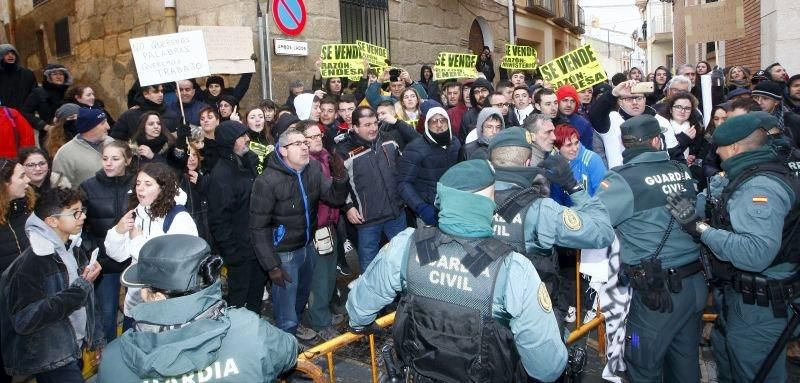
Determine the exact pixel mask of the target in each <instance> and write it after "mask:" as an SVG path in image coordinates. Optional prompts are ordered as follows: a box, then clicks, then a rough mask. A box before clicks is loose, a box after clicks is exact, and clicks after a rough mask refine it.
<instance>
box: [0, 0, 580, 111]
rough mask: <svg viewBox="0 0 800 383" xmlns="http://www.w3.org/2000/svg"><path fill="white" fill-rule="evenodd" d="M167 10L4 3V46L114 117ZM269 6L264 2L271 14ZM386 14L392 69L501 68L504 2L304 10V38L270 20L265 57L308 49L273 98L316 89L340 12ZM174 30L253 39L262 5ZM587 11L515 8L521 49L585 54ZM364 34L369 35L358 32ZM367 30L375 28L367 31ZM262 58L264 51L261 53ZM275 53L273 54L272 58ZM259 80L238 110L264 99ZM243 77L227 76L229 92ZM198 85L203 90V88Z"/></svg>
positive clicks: (182, 8) (137, 3) (236, 1)
mask: <svg viewBox="0 0 800 383" xmlns="http://www.w3.org/2000/svg"><path fill="white" fill-rule="evenodd" d="M164 3H165V2H164V0H0V16H1V17H2V21H3V23H4V27H5V28H4V31H3V32H5V37H3V36H2V35H0V40H3V42H11V43H14V44H15V45H16V47H17V49H18V50H19V52H20V55H21V56H22V57H21V58H22V60H21V62H22V63H23V65H25V66H27V67H29V68H30V69H32V70H34V72H36V73H37V76H38V77H39V79H40V80H41V68H43V66H44V65H45V64H46V63H53V62H58V63H61V64H64V65H65V66H67V67H68V68H69V69H70V71H71V72H72V73H73V75H74V76H75V78H76V79H77V82H80V83H86V84H88V85H90V86H92V88H93V89H94V90H95V93H96V94H97V97H98V98H100V99H103V100H104V101H105V102H106V104H107V106H108V109H109V111H110V112H111V113H112V114H114V115H119V113H121V112H122V111H124V110H125V99H126V98H125V97H126V93H127V90H128V89H129V88H130V87H131V85H132V84H133V83H134V81H135V73H136V69H135V65H134V63H133V59H132V54H131V51H130V44H129V43H128V40H129V39H130V38H134V37H142V36H151V35H158V34H162V33H167V26H168V25H169V23H168V20H167V19H166V17H165V8H164ZM267 3H271V1H262V6H263V7H266V5H267ZM345 3H346V4H347V5H348V6H351V7H352V6H358V5H359V4H366V5H369V6H377V7H379V8H381V7H382V8H384V9H383V11H381V12H383V13H381V15H382V16H383V17H385V18H386V19H388V20H387V25H388V33H387V35H388V39H386V41H388V48H389V53H390V59H391V61H392V64H393V65H395V66H399V67H403V68H406V69H407V70H408V71H409V73H410V74H411V75H412V78H415V79H416V78H417V76H418V75H419V69H420V67H421V66H422V65H423V64H430V63H432V62H433V61H434V60H435V58H436V55H437V54H438V53H439V52H444V51H450V52H466V51H468V50H470V49H474V47H479V46H483V45H487V46H489V47H491V49H492V50H493V52H494V56H495V65H498V64H499V62H500V57H502V52H503V49H504V44H505V43H506V42H507V41H508V39H509V23H508V16H509V15H508V13H509V12H508V10H507V2H506V1H502V0H461V1H459V0H305V8H306V10H307V13H308V21H307V23H306V27H305V29H304V30H303V32H302V33H301V34H300V35H299V36H291V37H290V36H284V35H282V33H281V32H280V30H279V29H278V28H277V26H276V25H275V23H274V21H273V19H272V16H271V15H265V18H267V19H269V20H268V25H269V30H270V41H269V42H268V43H267V48H268V49H274V48H273V45H272V40H273V39H274V38H285V39H290V40H297V41H305V42H307V43H308V48H309V49H308V52H309V54H308V56H299V57H297V56H276V55H274V54H273V55H272V62H271V64H272V65H271V67H272V68H271V69H272V80H273V81H272V90H273V92H272V95H271V98H272V99H274V100H276V101H278V102H281V103H282V101H283V100H285V99H286V97H287V96H288V83H289V82H291V81H292V80H295V79H300V80H302V81H303V82H304V84H305V85H306V87H307V88H308V87H310V85H311V78H312V75H313V71H314V61H315V60H316V57H317V56H318V54H319V51H320V47H321V45H322V44H328V43H338V42H340V41H341V40H342V34H343V30H345V28H344V25H345V23H348V22H350V21H348V20H344V19H343V17H342V15H341V13H340V10H341V9H344V8H343V7H344V4H345ZM175 8H176V14H177V17H176V22H177V25H222V26H245V27H250V28H252V30H253V41H254V43H255V44H257V42H258V38H257V36H256V31H257V18H256V2H255V1H241V0H226V1H219V0H176V1H175ZM581 16H582V10H581V9H580V7H578V6H577V1H575V0H566V1H553V0H545V1H541V0H515V6H514V15H513V20H514V26H515V31H516V40H517V42H518V43H520V44H527V45H532V46H535V47H536V48H537V49H538V50H539V56H540V57H541V60H542V61H547V60H550V59H552V58H555V57H557V56H559V55H561V54H564V53H566V52H567V51H569V50H571V49H574V48H576V47H578V46H579V44H580V33H582V32H583V31H582V27H581V24H582V20H581V19H580V17H581ZM360 27H364V25H361V26H360ZM366 28H369V26H366V27H365V30H366ZM255 51H256V52H258V48H257V47H256V49H255ZM273 52H274V51H273ZM258 72H259V71H258V70H256V75H255V76H254V77H253V81H252V83H251V85H250V90H249V91H248V93H247V95H246V96H245V99H244V100H242V103H241V104H242V106H243V107H246V106H250V105H255V104H257V102H258V101H259V99H260V97H261V85H260V84H261V79H260V77H259V73H258ZM236 79H237V76H228V77H227V81H228V83H229V84H230V85H231V86H232V85H233V84H234V83H235V80H236ZM201 83H202V81H201Z"/></svg>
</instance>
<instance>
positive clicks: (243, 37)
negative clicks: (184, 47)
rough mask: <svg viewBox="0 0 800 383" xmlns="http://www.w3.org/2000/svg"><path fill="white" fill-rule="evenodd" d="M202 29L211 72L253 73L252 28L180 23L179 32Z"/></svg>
mask: <svg viewBox="0 0 800 383" xmlns="http://www.w3.org/2000/svg"><path fill="white" fill-rule="evenodd" d="M198 30H199V31H202V32H203V41H204V42H205V44H206V53H207V54H208V66H209V69H210V70H211V73H220V74H221V73H225V74H239V73H253V72H255V71H256V64H255V62H254V61H253V60H252V59H251V58H250V57H251V56H252V55H253V52H254V50H253V30H252V29H250V28H249V27H218V26H200V25H181V26H179V27H178V31H179V32H188V31H198Z"/></svg>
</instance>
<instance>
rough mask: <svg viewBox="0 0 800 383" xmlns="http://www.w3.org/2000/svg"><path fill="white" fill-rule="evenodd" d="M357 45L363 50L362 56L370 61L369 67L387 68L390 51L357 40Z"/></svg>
mask: <svg viewBox="0 0 800 383" xmlns="http://www.w3.org/2000/svg"><path fill="white" fill-rule="evenodd" d="M356 45H358V47H359V48H361V54H362V56H364V57H366V58H367V61H369V65H370V66H371V67H373V68H385V67H386V60H387V59H388V58H389V50H388V49H386V48H384V47H381V46H378V45H374V44H370V43H368V42H365V41H361V40H356Z"/></svg>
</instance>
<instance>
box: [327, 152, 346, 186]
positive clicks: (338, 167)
mask: <svg viewBox="0 0 800 383" xmlns="http://www.w3.org/2000/svg"><path fill="white" fill-rule="evenodd" d="M328 161H329V162H330V164H331V176H332V177H333V178H336V179H338V180H342V179H346V178H347V169H346V168H345V167H344V160H342V157H341V156H339V155H338V154H332V155H331V156H330V158H329V159H328Z"/></svg>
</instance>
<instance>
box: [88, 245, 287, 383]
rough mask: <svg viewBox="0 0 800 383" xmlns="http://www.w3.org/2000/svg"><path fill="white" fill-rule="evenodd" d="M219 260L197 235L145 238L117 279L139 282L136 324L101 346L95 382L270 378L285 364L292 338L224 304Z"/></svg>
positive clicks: (273, 377)
mask: <svg viewBox="0 0 800 383" xmlns="http://www.w3.org/2000/svg"><path fill="white" fill-rule="evenodd" d="M221 266H222V260H221V258H219V257H218V256H212V255H210V249H209V247H208V244H206V242H205V241H203V240H202V239H200V238H198V237H196V236H189V235H182V234H179V235H164V236H161V237H158V238H153V239H151V240H149V241H148V242H147V243H146V244H145V245H144V246H143V247H142V250H141V251H140V252H139V263H137V264H135V265H131V266H130V267H128V268H127V269H126V270H125V271H124V272H123V274H122V277H121V281H122V284H124V285H126V286H129V287H139V288H142V290H141V292H142V298H143V299H144V302H145V303H143V304H139V305H138V306H136V307H135V308H134V310H133V318H134V319H136V326H135V327H134V328H133V329H131V330H128V331H127V332H125V333H124V334H122V336H121V337H119V338H117V339H116V340H114V341H113V342H111V344H109V345H108V347H107V348H106V349H105V352H103V358H102V362H101V363H100V373H99V377H98V382H101V383H103V382H115V383H117V382H121V383H128V382H137V383H138V382H148V383H150V382H153V383H155V382H167V381H180V382H187V381H189V382H271V381H273V380H275V379H276V378H277V376H278V375H279V374H280V373H282V372H283V371H286V370H288V369H291V368H292V367H293V366H294V364H295V361H296V358H297V340H295V338H294V337H293V336H291V335H289V334H288V333H285V332H283V331H281V330H278V329H277V328H275V327H274V326H272V325H270V324H269V323H267V322H266V321H264V320H262V319H260V318H259V317H258V315H256V314H254V313H253V312H251V311H249V310H247V309H244V308H236V309H233V308H228V307H227V305H226V304H225V301H224V300H222V291H221V290H220V282H219V279H218V276H219V269H220V267H221Z"/></svg>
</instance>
